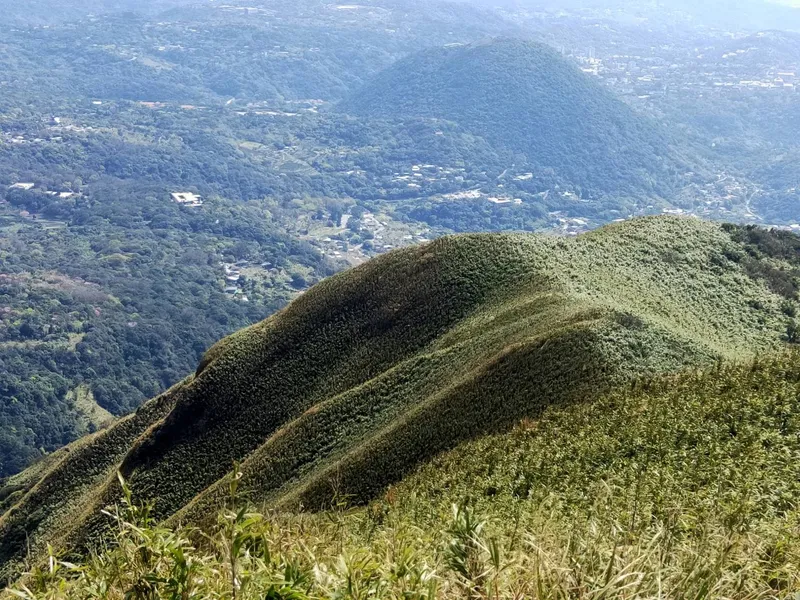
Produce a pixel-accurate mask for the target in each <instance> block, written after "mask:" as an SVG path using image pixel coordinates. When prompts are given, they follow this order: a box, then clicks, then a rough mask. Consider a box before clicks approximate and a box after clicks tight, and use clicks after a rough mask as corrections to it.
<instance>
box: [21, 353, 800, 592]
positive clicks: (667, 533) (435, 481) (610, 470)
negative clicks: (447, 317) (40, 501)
mask: <svg viewBox="0 0 800 600" xmlns="http://www.w3.org/2000/svg"><path fill="white" fill-rule="evenodd" d="M798 365H800V361H798V355H797V353H796V352H793V353H787V354H782V355H779V356H776V357H774V358H768V359H759V360H757V361H755V362H752V363H745V364H741V365H727V366H722V365H718V366H716V367H712V368H710V369H708V370H704V371H699V372H698V371H693V372H687V373H683V374H681V375H678V376H670V377H666V378H656V379H655V380H646V381H639V382H637V383H636V384H635V385H634V386H632V387H631V386H625V387H622V388H619V389H617V390H615V391H612V392H610V393H608V394H604V395H601V396H599V397H597V398H595V399H594V401H593V402H591V403H577V404H574V405H571V406H567V407H564V406H553V407H550V408H548V409H546V410H545V411H544V412H543V414H542V415H541V416H540V418H538V419H536V420H534V419H526V420H524V421H522V422H520V423H519V424H518V425H517V426H516V427H515V428H514V429H513V431H511V432H510V433H504V434H501V435H494V436H487V437H484V438H482V439H480V440H477V441H473V442H469V443H466V444H464V445H462V446H460V447H458V448H456V449H455V450H454V451H452V452H450V453H447V454H444V455H443V456H441V457H439V458H437V459H436V460H434V461H433V462H431V463H430V464H428V465H426V466H425V467H423V468H422V469H420V470H419V471H418V472H416V473H414V474H413V475H411V476H410V477H408V478H406V479H405V480H404V481H403V482H402V483H401V484H400V485H398V486H396V487H393V488H391V489H389V490H388V491H387V493H386V494H384V495H382V496H381V497H380V498H379V499H376V500H375V501H373V502H371V503H370V504H369V505H368V506H366V507H365V508H352V507H351V505H350V501H349V499H348V497H347V496H346V495H340V496H337V497H335V498H334V499H333V504H332V506H331V507H330V508H329V509H328V510H327V511H325V512H324V513H321V514H317V515H308V514H299V515H298V514H289V513H276V512H273V511H266V512H265V511H261V510H259V509H254V508H251V509H250V510H248V506H252V505H251V504H248V500H247V497H246V496H244V495H242V494H241V490H240V489H239V487H238V485H237V482H238V481H240V478H239V477H238V476H237V477H232V478H231V483H230V485H229V486H228V487H227V489H226V500H225V503H224V507H223V508H220V512H219V518H218V520H217V521H214V522H212V523H210V524H209V525H207V528H206V529H205V530H204V532H203V535H202V536H199V535H198V532H197V530H194V529H188V528H185V527H181V526H178V527H165V526H164V525H161V524H159V523H158V522H157V520H154V519H153V508H154V507H153V505H152V504H148V503H141V500H137V499H136V497H135V496H133V495H132V494H131V491H130V489H129V488H128V487H125V488H124V489H123V492H124V494H123V500H122V501H121V502H119V503H118V504H117V505H116V506H115V507H113V508H109V514H110V515H111V516H112V518H113V522H114V524H115V527H114V538H113V540H114V543H113V544H112V545H110V546H109V548H108V549H107V550H106V551H104V552H102V553H100V554H99V555H96V556H92V557H91V559H89V560H81V561H78V562H71V561H70V562H65V561H64V559H65V558H66V557H65V556H63V555H61V556H59V554H57V553H56V552H54V551H52V550H51V551H50V554H49V557H50V559H49V561H48V562H45V563H43V564H42V565H41V566H36V567H35V568H32V569H31V571H30V572H29V574H28V575H27V576H26V577H25V578H24V579H23V581H22V582H20V583H18V584H17V585H16V586H14V588H12V589H13V591H14V594H15V597H22V598H25V599H28V600H38V599H45V598H59V599H61V598H65V599H70V598H86V597H92V598H94V597H105V598H116V597H123V596H125V597H128V598H137V599H138V598H164V599H178V598H187V597H198V598H200V597H202V598H207V597H234V596H235V597H237V598H243V599H246V598H253V599H255V598H264V597H268V598H294V599H297V600H301V599H305V598H320V597H321V598H339V597H353V598H366V597H374V598H404V599H407V598H420V599H422V598H425V599H431V600H432V599H433V598H463V597H465V596H466V597H470V598H476V599H477V598H486V599H496V600H499V599H500V598H513V597H521V596H523V595H524V596H526V597H531V598H536V599H541V600H544V599H566V598H573V599H574V598H577V599H584V598H586V599H588V598H619V599H634V598H651V597H671V598H689V597H693V598H694V597H702V598H709V599H723V598H790V597H793V596H794V595H795V594H796V592H797V590H798V589H799V588H800V554H798V552H797V547H796V544H795V540H796V537H797V532H798V526H799V525H798V513H797V498H798V494H800V488H799V487H798V478H797V464H798V458H800V445H798V440H799V439H800V413H798V406H797V402H796V398H797V395H798V393H800V369H799V367H798ZM235 472H236V473H238V474H239V475H241V471H239V470H238V469H237V470H236V471H235Z"/></svg>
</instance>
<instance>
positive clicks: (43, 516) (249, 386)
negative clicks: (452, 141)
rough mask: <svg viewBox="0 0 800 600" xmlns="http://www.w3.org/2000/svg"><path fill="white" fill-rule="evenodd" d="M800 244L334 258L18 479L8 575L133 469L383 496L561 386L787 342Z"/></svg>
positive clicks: (458, 241) (219, 488) (589, 242)
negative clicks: (188, 367) (327, 274)
mask: <svg viewBox="0 0 800 600" xmlns="http://www.w3.org/2000/svg"><path fill="white" fill-rule="evenodd" d="M796 243H797V241H796V238H795V237H794V236H791V235H788V234H787V236H783V235H782V234H777V233H769V232H762V231H760V230H755V229H752V230H748V229H740V228H736V227H727V226H726V227H722V226H719V225H715V224H710V223H704V222H701V221H697V220H692V219H676V218H656V219H644V220H636V221H631V222H626V223H622V224H618V225H614V226H610V227H607V228H604V229H601V230H599V231H596V232H593V233H590V234H586V235H584V236H581V237H579V238H577V239H572V240H567V239H558V238H551V237H540V236H531V235H528V236H526V235H502V236H501V235H498V236H491V235H470V236H462V237H454V238H443V239H441V240H439V241H436V242H432V243H431V244H428V245H423V246H420V247H417V248H412V249H406V250H402V251H398V252H395V253H391V254H388V255H385V256H382V257H380V258H378V259H375V260H373V261H371V262H370V263H368V264H366V265H363V266H361V267H359V268H356V269H354V270H352V271H349V272H347V273H344V274H341V275H337V276H334V277H332V278H330V279H327V280H325V281H323V282H322V283H320V284H318V285H317V286H315V287H314V288H313V289H311V290H310V291H308V292H306V293H305V294H303V295H302V296H301V297H300V298H299V299H297V300H295V301H294V302H293V303H292V304H291V305H290V306H289V307H287V308H286V309H284V310H283V311H281V312H280V313H278V314H277V315H275V316H273V317H271V318H270V319H268V320H267V321H265V322H263V323H261V324H259V325H256V326H254V327H252V328H249V329H246V330H243V331H241V332H239V333H237V334H236V335H234V336H232V337H230V338H227V339H226V340H224V341H223V342H221V343H220V344H218V345H217V346H215V347H214V348H212V349H211V350H210V351H209V352H208V353H207V354H206V356H205V358H204V359H203V361H202V362H201V364H200V366H199V368H198V369H197V373H196V375H195V376H194V377H191V378H189V379H187V380H186V381H184V382H183V383H181V384H180V385H178V386H176V387H175V388H174V389H173V390H171V391H169V392H168V393H166V394H165V395H163V396H161V397H160V398H159V399H157V400H155V401H154V404H152V405H151V404H147V405H145V407H146V410H145V412H141V411H140V413H141V416H138V415H137V417H132V418H133V419H134V421H130V420H125V421H122V422H121V423H120V424H119V425H116V426H113V427H111V428H110V429H108V430H106V431H103V432H100V433H98V434H96V435H95V436H94V437H93V438H90V439H89V440H86V441H83V442H80V444H79V445H78V446H76V447H75V448H74V449H72V450H71V451H69V452H68V453H66V454H63V455H62V456H61V458H60V459H59V462H56V463H51V465H50V466H49V467H48V468H46V469H43V470H41V471H39V474H40V475H41V477H39V476H38V475H37V476H29V475H25V474H23V475H21V476H19V477H18V478H12V479H11V480H9V482H8V486H10V487H8V488H7V491H6V492H5V493H4V496H8V495H13V496H14V500H13V502H14V503H15V505H14V507H13V508H12V509H11V510H9V511H8V512H7V513H6V514H5V515H4V516H3V517H2V520H0V561H2V563H3V565H4V566H3V569H4V573H6V576H8V575H10V574H12V573H15V572H16V571H17V570H18V569H19V568H20V565H21V564H22V563H21V561H23V559H24V558H25V556H26V554H27V552H29V551H30V552H32V553H33V554H32V555H33V556H34V557H36V556H41V553H42V552H45V550H46V547H47V544H48V543H50V544H55V547H61V546H62V545H66V546H68V547H74V548H79V547H86V546H87V545H90V546H91V545H94V544H95V543H96V541H97V540H98V539H99V538H98V536H100V537H103V536H105V535H106V534H105V532H106V531H107V527H108V522H107V519H106V518H105V517H104V516H103V515H102V514H101V513H100V509H101V508H102V507H103V506H105V505H107V504H110V503H113V502H114V501H115V500H116V499H117V498H118V496H119V494H120V488H119V483H118V482H117V479H116V471H117V470H118V469H119V470H120V471H121V472H122V473H123V475H124V476H125V477H126V478H127V479H128V481H129V484H130V488H131V490H132V491H133V493H134V494H135V495H136V496H137V497H139V498H142V499H152V500H154V501H155V505H154V512H153V516H154V517H156V518H158V519H164V518H171V519H172V521H171V522H173V523H181V522H190V523H197V524H202V523H204V522H206V521H207V520H208V518H209V516H210V515H213V514H215V513H216V512H217V511H218V510H219V508H220V507H221V506H222V505H223V504H224V502H225V498H226V497H227V491H226V490H227V489H228V486H229V481H228V480H227V479H226V475H227V473H228V472H229V470H230V465H231V464H232V463H233V462H235V461H240V462H241V477H240V479H239V480H238V485H239V487H240V490H241V491H242V493H244V494H245V495H247V496H248V497H249V498H250V499H251V501H254V502H262V501H263V502H267V503H268V504H270V505H271V506H275V507H283V508H296V507H298V506H305V507H312V508H324V507H326V506H329V504H330V502H331V501H332V500H331V499H332V498H334V497H337V496H347V497H349V498H351V499H352V500H353V501H368V500H370V499H371V498H374V497H376V495H379V494H380V493H381V492H382V490H384V489H385V488H386V486H387V485H389V484H391V483H393V482H396V481H399V480H401V479H402V478H403V477H404V476H405V475H406V474H407V473H408V472H409V471H410V470H412V469H413V468H414V467H415V466H416V465H418V464H419V463H421V462H424V461H425V460H427V459H428V458H430V457H432V456H433V455H435V454H437V453H438V452H441V451H445V450H448V449H450V448H452V447H454V446H456V445H457V444H458V443H459V442H461V441H463V440H465V439H470V438H475V437H479V436H482V435H485V434H487V433H491V432H493V431H494V432H499V431H504V430H506V429H507V428H508V427H509V426H511V425H513V424H514V423H516V422H518V421H519V419H521V418H523V417H528V418H534V419H535V418H538V417H539V416H540V415H541V414H542V413H543V411H545V410H547V407H549V406H555V407H559V406H560V407H567V406H571V405H574V404H583V403H587V402H590V401H592V400H593V399H594V398H596V397H597V396H598V394H602V393H603V392H604V390H608V389H610V388H613V387H614V386H618V385H625V382H630V381H631V380H633V379H636V378H641V377H645V376H648V375H657V374H659V373H664V372H674V371H679V370H682V369H685V368H687V367H693V366H701V365H708V364H712V363H713V362H714V361H716V360H721V359H724V360H746V359H748V357H751V356H752V355H753V353H755V352H759V351H766V350H770V349H777V348H778V347H780V346H781V345H782V344H784V343H786V341H794V339H795V338H796V333H792V332H793V331H796V325H795V324H794V321H793V320H792V316H793V315H794V314H795V311H796V301H797V298H796V295H795V292H794V291H793V290H794V288H789V287H786V285H784V284H785V283H786V279H785V277H784V275H785V274H787V273H788V274H791V273H792V272H793V269H796V268H797V263H798V259H797V253H796V250H795V246H796ZM790 277H791V275H790ZM781 282H783V283H781ZM779 283H780V285H779ZM148 407H149V408H148ZM165 410H166V411H168V414H166V413H164V412H163V411H165ZM162 414H166V416H165V417H163V419H162V418H161V416H160V415H162ZM150 423H154V424H155V426H154V427H151V428H149V429H142V427H146V426H147V424H150ZM137 431H143V434H142V435H138V434H137V433H136V432H137ZM110 448H113V450H110ZM87 469H88V473H91V475H90V476H87ZM42 471H44V472H42ZM36 481H38V483H35V482H36ZM34 484H35V485H34ZM31 485H33V487H32V488H31V487H30V486H31Z"/></svg>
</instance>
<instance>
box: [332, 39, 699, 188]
mask: <svg viewBox="0 0 800 600" xmlns="http://www.w3.org/2000/svg"><path fill="white" fill-rule="evenodd" d="M340 109H341V110H343V111H345V112H349V113H352V114H356V115H361V116H369V117H380V118H384V119H394V118H397V117H398V116H401V117H402V116H415V117H425V118H431V119H445V120H448V121H454V122H456V123H458V124H459V125H461V126H463V127H465V128H466V129H468V130H469V131H472V132H474V133H476V134H478V135H481V136H483V137H485V138H486V139H488V140H489V141H490V142H492V143H493V144H495V145H497V146H499V147H504V148H507V149H509V150H512V151H514V152H515V153H517V154H518V155H522V156H524V157H526V158H527V159H528V160H530V161H531V162H532V163H534V164H536V165H539V166H541V167H549V168H552V169H554V170H555V171H556V173H558V174H559V175H560V176H561V177H563V179H565V180H566V181H571V182H574V183H575V184H577V185H579V186H580V189H581V192H582V194H583V195H586V196H587V198H593V197H599V196H602V194H603V193H609V192H615V193H617V194H625V193H628V194H632V195H636V194H638V195H645V196H648V195H649V196H652V197H656V196H669V195H671V194H672V193H674V192H675V190H676V186H679V185H680V183H679V182H680V172H681V170H682V169H683V165H682V164H681V161H680V159H679V158H678V157H677V156H676V155H674V154H673V152H672V151H671V149H670V146H669V138H668V136H667V134H666V132H665V128H664V127H663V126H662V127H659V126H658V125H657V124H656V123H655V122H651V121H649V120H647V119H645V118H643V117H641V116H639V115H637V114H635V113H634V111H632V110H631V109H630V108H628V107H627V106H626V105H625V104H623V103H622V102H621V101H620V100H618V99H616V98H614V97H613V96H612V95H611V94H610V93H608V92H607V91H606V90H604V89H603V88H602V87H601V86H599V85H598V84H597V83H596V82H595V81H593V80H592V79H591V78H590V77H588V76H587V75H585V74H584V73H581V72H580V70H579V69H577V68H576V67H575V66H574V65H573V64H570V63H569V62H568V61H566V60H565V59H564V58H562V57H561V56H559V55H558V53H557V52H555V51H554V50H553V49H551V48H549V47H546V46H542V45H540V44H535V43H532V42H523V41H519V40H497V41H492V42H486V43H475V44H470V45H467V46H455V47H446V48H438V49H435V50H429V51H426V52H422V53H420V54H417V55H414V56H412V57H410V58H407V59H405V60H402V61H399V62H398V63H396V64H394V65H392V66H391V67H390V68H388V69H387V70H386V71H384V72H382V73H381V74H379V75H378V76H377V77H376V78H375V79H373V80H372V81H371V82H370V83H368V84H367V85H366V86H365V87H363V88H362V89H359V90H357V91H356V92H355V93H353V94H352V95H351V96H350V97H349V98H348V99H346V100H345V101H344V102H343V103H342V104H341V105H340Z"/></svg>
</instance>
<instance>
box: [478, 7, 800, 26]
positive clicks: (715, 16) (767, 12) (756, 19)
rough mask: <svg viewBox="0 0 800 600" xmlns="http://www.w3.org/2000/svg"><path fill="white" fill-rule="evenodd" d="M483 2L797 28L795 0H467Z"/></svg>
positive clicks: (659, 22)
mask: <svg viewBox="0 0 800 600" xmlns="http://www.w3.org/2000/svg"><path fill="white" fill-rule="evenodd" d="M466 1H470V2H472V3H474V4H478V5H482V6H502V7H512V8H518V9H519V8H523V9H527V10H531V9H533V10H541V11H548V12H557V11H559V10H569V11H574V12H588V11H597V12H600V11H602V12H603V13H604V14H605V16H607V17H611V18H618V19H621V20H626V21H627V20H629V19H631V18H635V19H638V20H642V19H646V20H647V21H648V25H651V26H652V27H654V28H658V27H665V26H666V27H670V26H673V25H688V26H699V27H707V28H715V29H731V30H734V31H757V30H759V29H768V28H780V29H795V30H797V29H800V9H798V6H800V5H799V4H798V2H797V1H796V0H703V2H692V0H555V1H554V0H466Z"/></svg>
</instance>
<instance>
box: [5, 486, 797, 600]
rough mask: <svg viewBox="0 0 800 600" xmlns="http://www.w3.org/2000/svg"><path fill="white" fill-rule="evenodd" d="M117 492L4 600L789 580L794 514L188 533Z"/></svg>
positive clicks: (716, 594) (792, 585)
mask: <svg viewBox="0 0 800 600" xmlns="http://www.w3.org/2000/svg"><path fill="white" fill-rule="evenodd" d="M124 489H125V490H126V496H125V498H123V500H122V501H121V503H120V504H119V505H118V506H116V507H114V508H113V509H111V510H110V511H109V512H110V514H111V515H112V516H113V517H114V519H115V521H116V523H117V533H116V536H115V538H114V540H113V542H112V543H111V544H110V546H109V547H108V548H107V549H106V550H104V551H102V552H98V553H95V554H93V555H91V556H90V557H89V558H88V559H86V560H84V561H82V562H70V561H67V560H64V559H63V558H61V557H59V556H56V555H53V554H52V553H51V555H50V557H49V559H48V560H47V561H46V563H45V564H43V565H42V566H39V567H37V568H35V569H32V570H31V571H30V572H29V573H27V574H26V576H25V578H24V579H23V580H22V581H21V582H20V583H18V584H17V585H16V586H14V587H12V588H10V589H9V590H7V591H6V593H5V595H6V597H8V598H12V597H14V598H22V599H24V600H56V599H59V600H60V599H64V600H72V599H76V600H77V599H81V600H83V599H88V598H98V599H99V598H103V599H120V600H122V599H125V600H157V599H158V600H161V599H164V600H190V599H200V598H202V599H206V598H209V599H210V598H220V599H222V598H226V599H231V600H233V599H238V600H255V599H259V600H264V599H268V600H279V599H285V600H306V599H310V598H331V599H333V598H336V599H344V598H348V599H353V600H367V599H377V598H386V599H392V600H433V599H434V598H453V599H455V598H459V599H462V598H470V599H472V600H500V599H515V600H516V599H522V598H534V599H537V600H545V599H547V600H562V599H563V600H576V599H577V600H583V599H587V600H588V599H592V600H600V599H612V598H613V599H619V600H625V599H639V598H694V599H709V600H710V599H720V600H721V599H728V598H739V599H760V598H785V597H795V596H794V595H795V594H796V592H797V591H798V590H800V548H798V545H797V544H796V539H797V536H798V533H800V527H799V525H800V523H798V520H797V515H796V514H793V515H792V516H786V517H784V518H782V519H779V520H777V521H775V522H772V523H770V524H769V525H768V526H765V527H759V528H757V529H753V530H736V529H732V528H730V527H728V526H727V525H726V524H725V523H723V522H721V521H713V520H712V521H708V522H705V523H702V524H699V526H697V527H694V526H692V529H693V531H692V532H691V533H690V534H688V533H687V529H686V526H687V520H690V519H691V515H690V514H682V515H680V517H679V518H676V519H675V520H674V521H672V522H663V521H653V522H650V523H648V524H647V525H646V526H643V527H633V528H632V527H631V524H630V523H621V522H614V521H613V520H609V515H607V514H602V508H601V506H600V505H598V506H597V510H598V511H599V512H598V513H597V514H594V515H589V516H588V517H587V518H586V519H585V520H583V521H582V522H575V521H573V522H566V521H564V520H563V519H562V518H561V517H560V516H559V514H558V511H554V510H552V507H546V506H542V507H540V509H539V510H537V511H535V512H534V513H533V514H531V515H529V516H528V518H527V519H526V520H525V524H524V525H522V526H520V527H518V528H517V529H516V531H514V534H513V535H507V534H503V533H500V532H501V531H506V530H507V527H506V526H505V525H502V526H500V527H497V525H498V524H497V523H495V522H493V520H492V517H491V516H490V515H482V514H478V513H476V512H475V511H474V510H472V509H470V508H469V507H464V506H461V507H459V506H456V507H453V510H452V513H451V514H450V515H449V516H448V517H447V518H443V519H442V520H441V521H440V522H439V523H438V527H437V528H435V529H429V528H424V529H423V528H420V527H416V526H415V525H414V524H413V523H409V522H407V521H403V520H400V521H394V520H391V519H390V521H389V522H385V523H380V519H381V516H380V515H379V514H377V513H376V512H375V510H376V509H375V507H372V508H370V509H359V510H355V511H348V510H346V509H345V510H340V511H334V512H331V513H329V514H326V515H317V516H309V515H275V514H273V515H269V514H267V515H265V514H261V513H258V512H253V511H250V510H247V509H245V508H243V507H238V508H237V507H233V506H232V507H231V508H229V509H226V510H225V511H223V512H222V513H221V514H220V516H219V522H218V524H217V526H216V527H215V528H213V529H212V530H209V531H206V532H200V531H198V530H195V529H192V528H178V529H170V528H165V527H161V526H159V525H157V524H155V523H154V522H153V521H152V519H151V517H150V509H151V507H150V506H148V505H137V504H136V503H135V502H133V500H132V499H131V497H130V495H129V491H128V488H127V486H125V488H124ZM384 516H385V515H384ZM343 524H345V527H343V526H342V525H343ZM696 525H697V524H696Z"/></svg>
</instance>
